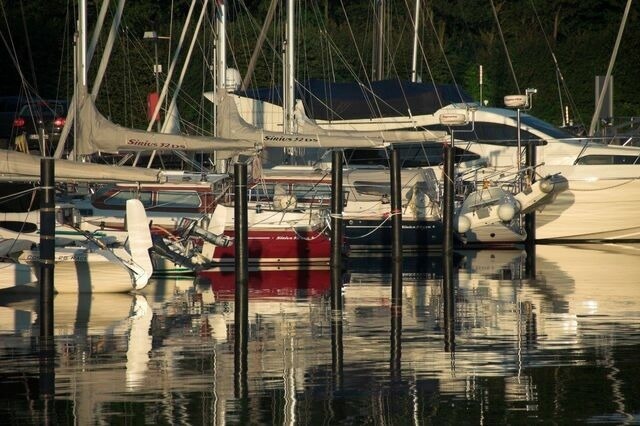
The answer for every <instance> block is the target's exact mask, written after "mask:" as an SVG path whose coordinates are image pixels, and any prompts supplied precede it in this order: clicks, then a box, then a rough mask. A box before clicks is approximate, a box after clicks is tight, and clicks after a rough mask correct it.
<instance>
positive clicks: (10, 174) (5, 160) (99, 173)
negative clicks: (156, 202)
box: [0, 150, 166, 183]
mask: <svg viewBox="0 0 640 426" xmlns="http://www.w3.org/2000/svg"><path fill="white" fill-rule="evenodd" d="M40 159H41V157H39V156H35V155H30V154H25V153H22V152H17V151H7V150H0V180H3V181H14V182H15V181H34V180H39V179H40ZM54 168H55V179H56V181H74V182H77V181H87V182H149V183H155V182H163V181H165V180H166V177H164V175H163V173H162V171H160V170H155V169H146V168H140V167H118V166H112V165H106V164H93V163H80V162H75V161H69V160H60V159H56V160H55V166H54Z"/></svg>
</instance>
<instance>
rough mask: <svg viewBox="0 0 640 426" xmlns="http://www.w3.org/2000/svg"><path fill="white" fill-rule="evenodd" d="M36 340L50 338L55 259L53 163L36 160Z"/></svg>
mask: <svg viewBox="0 0 640 426" xmlns="http://www.w3.org/2000/svg"><path fill="white" fill-rule="evenodd" d="M40 181H41V185H42V186H41V189H40V194H41V200H40V337H41V338H42V339H44V341H45V342H48V341H49V339H53V285H54V279H53V272H54V259H55V229H56V216H55V213H56V202H55V162H54V159H53V158H43V159H41V160H40Z"/></svg>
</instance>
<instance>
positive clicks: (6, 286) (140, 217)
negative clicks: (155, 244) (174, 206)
mask: <svg viewBox="0 0 640 426" xmlns="http://www.w3.org/2000/svg"><path fill="white" fill-rule="evenodd" d="M127 233H128V236H129V238H128V241H127V246H126V247H119V248H109V247H106V246H104V245H103V244H102V243H100V242H99V241H98V240H89V241H87V242H85V243H84V244H80V243H78V244H77V245H74V246H67V247H64V248H60V247H58V248H56V251H55V258H54V261H55V267H54V268H55V269H54V282H55V284H54V287H55V288H54V289H55V292H57V293H122V292H129V291H133V290H141V289H142V288H144V287H145V286H146V285H147V283H148V282H149V278H151V275H152V273H153V264H152V263H151V257H150V254H149V249H150V248H151V247H152V242H151V234H150V232H149V227H148V224H147V218H146V214H145V210H144V206H143V205H142V203H141V202H140V200H137V199H131V200H128V201H127ZM16 239H18V240H19V236H17V237H16ZM18 247H23V246H20V245H18ZM9 256H10V257H9V259H11V260H12V261H11V262H3V263H0V267H1V268H2V270H3V271H4V273H3V276H2V280H0V291H2V292H28V291H38V285H37V283H38V281H39V273H40V262H39V261H40V257H39V252H38V250H37V248H36V249H25V250H21V251H14V252H12V253H10V254H9Z"/></svg>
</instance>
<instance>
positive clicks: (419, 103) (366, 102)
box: [236, 79, 473, 120]
mask: <svg viewBox="0 0 640 426" xmlns="http://www.w3.org/2000/svg"><path fill="white" fill-rule="evenodd" d="M236 93H237V94H238V95H241V96H246V97H249V98H253V99H258V100H261V101H266V102H270V103H273V104H276V105H280V106H282V86H274V87H267V88H259V89H251V90H247V91H238V92H236ZM296 99H302V102H303V103H304V107H305V112H306V114H307V115H308V116H309V117H310V118H313V119H317V120H353V119H361V118H379V117H397V116H409V115H422V114H433V113H434V112H435V111H437V110H438V109H440V108H442V107H444V106H446V105H449V104H452V103H464V102H473V99H472V98H471V96H469V95H468V94H467V93H466V92H465V91H464V90H463V89H462V88H460V87H459V86H455V85H453V84H438V85H434V84H432V83H412V82H410V81H407V80H398V79H393V80H379V81H373V82H371V83H370V84H368V85H365V84H361V83H354V82H350V83H334V82H329V81H326V80H320V79H311V80H307V81H304V82H302V83H300V82H297V83H296Z"/></svg>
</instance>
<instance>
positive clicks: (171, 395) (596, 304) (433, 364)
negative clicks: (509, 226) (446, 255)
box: [0, 245, 640, 425]
mask: <svg viewBox="0 0 640 426" xmlns="http://www.w3.org/2000/svg"><path fill="white" fill-rule="evenodd" d="M525 257H526V256H525V254H524V252H521V251H512V250H503V251H475V252H461V253H459V254H458V255H457V256H456V261H455V265H456V268H455V270H454V274H453V280H452V281H453V282H452V285H453V289H454V293H453V296H452V297H451V296H449V293H448V292H447V291H443V281H446V280H444V279H443V270H442V262H441V261H440V259H439V257H438V256H437V255H430V256H428V257H426V258H424V257H423V258H421V259H418V260H407V262H406V265H405V274H404V276H403V282H404V286H403V298H402V316H401V317H400V316H398V315H393V313H394V312H396V311H395V310H394V309H392V307H391V278H390V274H389V273H388V271H386V270H385V269H384V264H385V262H387V261H385V260H384V259H375V258H367V259H359V260H357V261H354V262H352V264H351V265H350V270H349V273H348V274H347V275H346V276H345V281H347V282H346V284H345V285H344V291H343V297H344V309H343V311H342V314H341V315H332V312H331V309H330V306H331V302H330V298H329V292H328V291H329V289H330V274H329V272H328V271H322V270H320V271H278V272H262V273H259V274H255V275H253V276H252V277H251V281H252V287H253V288H252V290H251V293H250V301H249V333H248V346H247V352H246V364H242V363H241V361H243V358H242V357H238V356H237V353H236V351H235V345H234V343H235V338H234V295H233V280H234V277H233V275H232V274H221V275H220V276H219V277H216V279H215V280H214V281H213V282H212V283H204V282H193V281H190V280H176V281H157V282H154V283H153V284H152V285H151V286H150V287H149V288H148V289H147V290H146V291H145V293H144V294H140V295H93V296H86V297H85V296H80V297H79V296H78V295H57V296H56V298H55V307H54V309H55V317H56V324H55V331H56V337H55V341H54V344H53V349H52V352H53V355H54V356H53V357H47V356H45V355H46V352H45V351H42V350H41V345H40V344H39V342H38V339H37V336H38V334H39V325H38V322H37V314H36V313H37V310H38V301H37V299H33V298H30V297H24V296H23V297H16V296H12V297H9V296H6V295H3V296H0V383H1V386H0V416H1V418H2V420H1V422H2V423H3V424H44V423H51V424H79V425H87V424H276V425H280V424H312V425H315V424H379V425H387V424H394V425H404V424H430V423H434V424H518V423H527V424H530V423H544V424H549V423H554V424H555V423H560V424H567V423H593V424H602V423H611V424H640V386H639V385H638V383H640V379H639V377H640V363H639V362H638V357H639V356H640V355H639V354H640V285H639V284H638V281H639V278H638V277H640V246H634V245H628V246H614V245H591V246H537V248H536V254H535V258H536V262H535V264H533V265H530V266H529V268H525V263H526V261H525ZM530 272H532V273H534V274H535V277H531V278H529V276H530V275H531V274H530ZM444 288H445V289H446V288H447V286H444ZM43 354H44V355H43ZM240 365H246V370H242V369H241V368H239V366H240Z"/></svg>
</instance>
